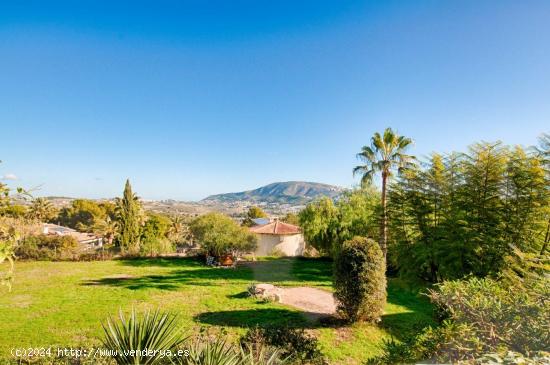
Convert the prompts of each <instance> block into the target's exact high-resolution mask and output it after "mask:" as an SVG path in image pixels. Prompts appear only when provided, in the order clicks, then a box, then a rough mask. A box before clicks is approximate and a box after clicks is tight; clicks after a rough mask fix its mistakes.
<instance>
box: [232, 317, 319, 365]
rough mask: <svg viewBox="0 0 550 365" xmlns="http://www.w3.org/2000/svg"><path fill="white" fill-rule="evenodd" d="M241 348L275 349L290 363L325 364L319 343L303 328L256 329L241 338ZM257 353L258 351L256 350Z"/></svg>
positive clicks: (276, 327) (269, 327) (268, 327)
mask: <svg viewBox="0 0 550 365" xmlns="http://www.w3.org/2000/svg"><path fill="white" fill-rule="evenodd" d="M241 346H242V347H244V348H249V349H261V348H264V347H266V346H267V347H268V348H270V347H275V348H277V349H279V351H280V353H281V356H282V357H283V358H287V359H288V361H289V362H290V363H297V364H325V363H326V360H325V359H324V357H323V355H322V353H321V350H320V349H319V344H318V341H317V339H316V338H315V337H313V336H310V335H308V334H306V332H305V330H304V329H302V328H293V327H289V326H286V325H284V326H267V327H254V328H251V329H250V330H248V332H247V333H246V334H245V335H244V336H243V337H241ZM256 351H257V350H256Z"/></svg>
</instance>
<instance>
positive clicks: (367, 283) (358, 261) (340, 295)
mask: <svg viewBox="0 0 550 365" xmlns="http://www.w3.org/2000/svg"><path fill="white" fill-rule="evenodd" d="M385 270H386V264H385V260H384V256H383V255H382V250H380V247H379V246H378V244H377V243H376V242H374V241H373V240H371V239H368V238H365V237H355V238H353V239H352V240H349V241H346V242H344V244H343V246H342V248H341V249H340V250H339V252H338V253H337V254H336V258H335V260H334V297H335V299H336V301H337V303H338V311H339V312H340V314H341V315H342V316H343V317H344V318H345V319H347V320H349V321H351V322H356V321H369V322H374V321H378V320H379V319H380V317H381V316H382V312H383V310H384V305H385V304H386V274H385Z"/></svg>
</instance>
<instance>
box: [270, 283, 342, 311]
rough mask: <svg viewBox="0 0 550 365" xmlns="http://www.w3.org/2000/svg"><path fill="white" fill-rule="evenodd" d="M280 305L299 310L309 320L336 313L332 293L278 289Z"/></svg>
mask: <svg viewBox="0 0 550 365" xmlns="http://www.w3.org/2000/svg"><path fill="white" fill-rule="evenodd" d="M279 289H280V294H279V297H280V303H282V304H286V305H290V306H292V307H294V308H298V309H301V310H303V311H304V312H305V314H306V316H307V317H309V318H311V319H319V318H321V317H327V316H332V315H333V314H334V313H336V302H335V300H334V297H333V296H332V293H329V292H327V291H325V290H321V289H316V288H310V287H306V286H304V287H297V288H279Z"/></svg>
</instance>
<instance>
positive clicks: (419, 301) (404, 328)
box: [380, 280, 437, 340]
mask: <svg viewBox="0 0 550 365" xmlns="http://www.w3.org/2000/svg"><path fill="white" fill-rule="evenodd" d="M388 283H389V285H388V303H389V304H394V305H398V306H401V307H404V308H406V309H407V311H406V312H402V313H391V314H385V315H383V316H382V322H381V323H380V326H381V327H382V328H384V329H385V330H386V331H387V332H388V333H389V334H390V335H391V336H393V337H395V338H397V339H399V340H404V339H406V338H407V337H409V336H412V335H414V334H416V333H418V332H420V331H421V330H422V329H423V328H425V327H427V326H435V325H437V323H436V321H435V320H434V316H433V314H434V312H433V305H432V304H431V303H430V301H429V300H428V298H427V297H425V296H423V295H422V294H420V292H419V290H416V289H407V288H404V287H403V286H401V285H398V284H399V283H398V282H397V281H393V280H390V281H389V282H388Z"/></svg>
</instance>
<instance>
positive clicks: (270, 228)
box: [250, 221, 301, 235]
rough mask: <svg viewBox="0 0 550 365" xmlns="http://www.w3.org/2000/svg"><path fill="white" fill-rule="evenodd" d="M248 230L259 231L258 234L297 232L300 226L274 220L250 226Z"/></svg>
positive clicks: (299, 230)
mask: <svg viewBox="0 0 550 365" xmlns="http://www.w3.org/2000/svg"><path fill="white" fill-rule="evenodd" d="M250 232H253V233H260V234H277V235H283V234H298V233H300V232H301V229H300V227H298V226H295V225H292V224H288V223H283V222H279V221H274V222H271V223H268V224H263V225H261V226H254V227H250Z"/></svg>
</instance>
